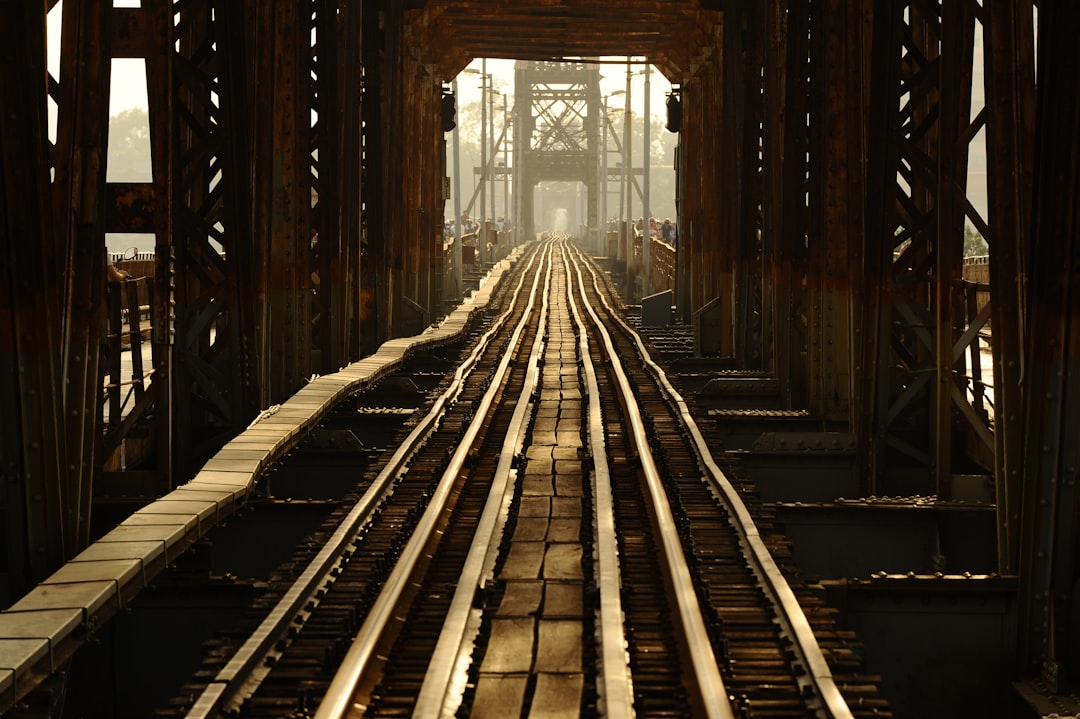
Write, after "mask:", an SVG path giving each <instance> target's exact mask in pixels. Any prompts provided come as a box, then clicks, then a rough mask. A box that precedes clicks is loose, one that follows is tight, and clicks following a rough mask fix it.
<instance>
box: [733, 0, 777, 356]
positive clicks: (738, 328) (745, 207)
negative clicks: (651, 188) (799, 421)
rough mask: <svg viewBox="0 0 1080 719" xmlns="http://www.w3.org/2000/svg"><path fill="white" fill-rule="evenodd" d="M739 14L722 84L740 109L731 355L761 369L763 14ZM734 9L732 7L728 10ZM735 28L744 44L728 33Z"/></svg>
mask: <svg viewBox="0 0 1080 719" xmlns="http://www.w3.org/2000/svg"><path fill="white" fill-rule="evenodd" d="M737 7H738V13H739V15H738V16H736V15H735V14H734V13H733V12H732V11H729V12H728V16H729V19H730V20H731V21H732V23H733V24H732V25H726V26H725V27H728V28H729V31H728V32H729V36H728V37H729V40H730V42H729V43H728V45H727V46H728V47H733V48H741V50H740V57H739V61H738V62H737V63H734V67H729V69H730V70H731V74H730V75H729V76H728V80H727V83H726V86H728V87H730V88H731V90H732V93H731V95H730V98H731V102H732V103H734V104H733V105H732V106H733V107H741V108H742V111H741V112H738V113H737V114H734V115H733V116H732V118H731V119H732V123H733V130H734V132H735V136H734V137H733V145H734V147H733V148H732V149H733V151H734V152H735V153H736V154H735V155H734V157H733V159H734V160H735V162H736V163H737V165H738V167H739V168H740V169H739V171H740V176H739V185H738V187H737V188H735V192H734V194H735V195H736V197H737V198H738V202H737V204H736V205H734V207H733V208H732V213H733V214H732V216H733V218H737V222H738V231H737V232H736V237H738V245H737V247H736V263H735V298H734V319H733V322H734V331H735V338H734V354H735V358H736V361H737V363H738V366H739V367H740V368H742V369H762V368H763V354H764V353H763V351H762V342H761V337H760V336H761V331H762V324H761V318H762V317H763V315H764V306H765V298H764V287H763V282H764V268H763V263H762V257H761V235H762V227H763V221H764V218H763V217H762V202H763V196H764V193H765V187H764V183H763V181H762V178H763V177H764V161H763V160H762V159H761V158H760V157H759V156H760V153H761V148H762V139H763V137H762V134H763V133H762V129H761V128H762V126H763V122H764V117H765V105H764V103H763V102H762V101H761V97H762V90H763V81H762V69H763V67H764V65H765V48H766V43H765V38H764V32H765V26H764V23H765V19H764V17H765V14H766V13H767V12H768V11H767V10H766V8H765V7H764V6H763V5H759V4H756V3H755V4H741V5H739V6H737ZM733 10H734V8H733ZM737 28H742V30H741V32H742V33H743V35H744V36H745V38H746V39H745V40H741V39H739V38H736V37H734V36H732V35H730V33H731V32H733V31H735V30H736V29H737Z"/></svg>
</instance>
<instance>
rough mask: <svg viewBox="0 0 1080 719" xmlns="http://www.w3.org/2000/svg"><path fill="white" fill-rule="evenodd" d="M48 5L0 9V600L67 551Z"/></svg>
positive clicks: (9, 5)
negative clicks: (1, 103)
mask: <svg viewBox="0 0 1080 719" xmlns="http://www.w3.org/2000/svg"><path fill="white" fill-rule="evenodd" d="M45 12H46V10H45V5H44V3H36V4H35V3H7V4H5V5H3V7H2V8H0V36H2V37H0V60H2V63H3V67H5V68H19V71H18V72H3V73H0V91H2V93H0V96H2V97H3V98H4V104H5V109H4V112H3V113H2V116H0V203H2V204H0V217H3V218H4V219H3V222H2V223H0V247H2V248H3V249H2V250H0V292H2V293H3V299H2V300H0V332H2V333H3V334H0V395H2V396H3V397H4V398H5V399H4V402H3V403H2V409H0V485H2V490H0V517H2V518H3V519H2V521H3V527H4V529H3V533H2V534H0V541H2V542H3V545H4V546H3V550H4V551H3V555H2V557H0V561H2V564H0V567H2V569H0V606H7V605H8V604H9V603H10V602H11V601H12V600H13V599H15V598H17V597H18V596H21V595H22V594H23V593H24V592H25V591H26V590H27V589H29V588H30V587H32V586H33V585H34V583H35V582H36V581H38V580H40V579H43V578H44V577H46V576H47V575H48V574H49V573H50V572H51V571H52V570H54V569H56V568H57V567H58V566H59V565H60V564H61V563H63V561H64V560H65V559H66V558H67V557H68V556H70V552H71V549H72V548H73V546H74V536H73V535H74V532H73V529H74V528H73V527H71V526H70V514H71V495H72V491H71V490H72V488H70V487H69V486H68V485H67V481H66V478H67V476H68V472H67V466H66V465H67V460H66V441H65V440H66V437H65V433H64V426H63V416H64V415H63V403H64V394H63V391H62V382H61V378H62V376H63V374H62V364H61V361H60V353H59V351H58V350H59V348H60V345H61V338H62V336H63V335H62V319H63V315H64V313H63V305H62V298H63V296H64V281H63V278H64V272H65V269H66V268H64V267H62V266H60V262H59V258H60V255H59V252H57V251H56V249H55V245H56V232H55V228H54V225H53V212H52V205H53V197H52V188H51V186H50V179H49V169H50V167H49V166H50V148H49V136H48V131H47V130H48V123H47V119H46V118H47V114H46V102H47V95H46V88H47V83H46V78H47V71H46V65H45Z"/></svg>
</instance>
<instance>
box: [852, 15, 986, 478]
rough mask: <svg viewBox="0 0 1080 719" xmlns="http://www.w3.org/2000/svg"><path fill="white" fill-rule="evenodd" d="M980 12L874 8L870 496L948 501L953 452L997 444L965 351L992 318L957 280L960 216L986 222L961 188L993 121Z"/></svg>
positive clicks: (868, 289) (864, 463)
mask: <svg viewBox="0 0 1080 719" xmlns="http://www.w3.org/2000/svg"><path fill="white" fill-rule="evenodd" d="M976 10H977V8H976V7H975V6H973V4H972V3H969V2H965V1H963V0H956V1H955V2H946V3H944V4H942V5H938V4H936V3H926V2H922V1H921V0H914V1H911V2H908V1H907V0H893V1H892V2H886V3H876V4H875V5H874V10H873V12H874V20H873V22H874V30H873V40H872V44H873V59H872V73H871V75H870V77H871V79H872V82H871V88H870V93H871V94H870V111H869V124H868V129H869V133H870V134H869V145H868V146H869V156H868V161H867V173H868V174H867V190H868V194H867V211H866V247H865V254H864V256H863V270H864V273H863V276H864V282H865V285H864V287H863V288H862V290H863V291H862V292H861V293H860V294H861V296H862V299H863V302H862V303H861V306H860V307H859V308H858V311H859V312H860V313H861V321H860V322H859V323H858V324H857V331H858V332H860V334H861V335H862V340H861V342H860V347H859V348H858V349H859V352H860V356H859V358H858V368H859V375H860V378H859V386H858V395H859V408H858V410H857V418H856V422H857V425H858V434H859V436H860V438H864V441H862V442H861V450H862V451H861V468H862V475H863V479H864V481H865V487H864V489H865V491H866V492H867V493H868V494H875V493H882V492H884V493H933V494H936V495H937V496H938V497H939V498H941V499H950V498H951V497H952V489H951V484H952V481H951V480H952V472H953V469H952V467H953V463H954V462H955V461H957V458H958V455H959V454H965V453H967V454H970V453H972V452H973V453H974V454H975V455H976V456H979V455H980V454H981V456H983V457H986V456H989V455H990V453H991V452H992V446H993V437H992V434H991V430H990V427H989V414H988V411H987V409H988V408H987V406H986V405H985V403H984V402H985V400H984V398H983V395H982V394H981V393H980V392H978V391H972V388H973V386H974V385H975V384H980V385H981V380H980V379H979V378H973V377H970V376H968V372H967V366H968V364H967V362H966V360H965V358H964V355H965V352H977V351H978V347H979V344H978V343H979V341H980V340H979V329H980V328H981V325H982V323H984V322H985V318H986V316H988V313H986V314H984V315H980V316H976V317H968V315H967V310H966V307H965V304H964V295H963V292H962V289H963V288H962V282H961V269H962V267H961V257H962V252H963V240H964V227H965V222H971V223H972V224H973V225H974V226H975V227H976V228H980V229H981V228H984V227H985V222H984V221H983V220H982V219H981V218H980V217H979V215H978V213H977V212H976V211H975V210H974V207H973V205H972V203H971V201H970V200H969V199H968V196H967V189H966V182H967V179H966V178H967V157H968V148H969V145H970V143H971V142H972V140H973V138H974V137H975V136H976V135H977V133H978V132H979V131H980V130H981V129H982V127H983V125H984V123H985V118H986V113H985V112H983V111H979V112H977V113H972V112H971V108H972V98H971V86H972V82H971V81H972V60H973V46H974V37H975V28H976V21H977V19H978V18H979V16H980V15H981V13H977V12H976ZM991 152H992V148H991ZM973 397H974V399H972V398H973ZM976 403H977V404H976Z"/></svg>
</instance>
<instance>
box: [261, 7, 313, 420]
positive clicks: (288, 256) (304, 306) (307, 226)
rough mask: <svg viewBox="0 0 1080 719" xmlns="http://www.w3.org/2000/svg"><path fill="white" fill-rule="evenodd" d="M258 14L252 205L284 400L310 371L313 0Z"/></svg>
mask: <svg viewBox="0 0 1080 719" xmlns="http://www.w3.org/2000/svg"><path fill="white" fill-rule="evenodd" d="M256 12H257V13H258V14H259V17H260V20H259V24H258V28H259V33H260V36H259V37H260V40H259V48H260V51H259V55H258V58H257V61H256V63H257V64H256V80H255V83H256V88H257V95H258V97H257V99H256V102H257V103H261V106H260V107H259V110H258V114H257V119H256V132H257V135H256V136H257V137H262V138H265V139H264V140H263V143H262V144H261V145H259V146H257V150H256V152H255V155H254V161H255V173H254V176H255V183H256V188H257V192H256V201H255V204H256V206H257V207H259V206H261V207H263V208H265V210H266V214H265V219H264V220H263V223H265V224H263V225H262V227H260V228H259V231H258V232H256V237H257V238H258V237H263V238H264V241H265V242H266V247H267V256H266V257H267V311H268V313H269V315H268V317H267V318H266V327H267V328H268V331H267V341H268V348H269V349H271V350H272V351H270V352H269V358H268V360H267V361H266V364H267V365H268V377H267V382H268V387H269V394H270V399H271V401H272V402H280V401H282V400H283V399H285V398H286V397H288V396H289V395H290V394H292V393H293V392H295V391H296V390H298V389H299V388H300V387H301V386H302V385H303V380H304V378H306V377H307V376H308V374H309V373H310V370H311V271H312V267H311V239H312V229H313V228H312V223H311V216H312V213H311V134H310V133H311V119H310V118H311V107H312V99H313V98H312V97H311V91H310V82H311V28H310V25H309V20H310V18H311V0H287V1H286V2H280V3H274V4H273V5H272V6H270V5H261V4H260V5H258V9H257V11H256ZM260 126H261V130H260ZM264 233H265V234H264Z"/></svg>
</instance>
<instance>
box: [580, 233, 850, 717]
mask: <svg viewBox="0 0 1080 719" xmlns="http://www.w3.org/2000/svg"><path fill="white" fill-rule="evenodd" d="M578 253H579V256H580V251H578ZM578 268H579V269H578V270H577V272H578V281H579V283H580V285H581V289H582V292H585V291H586V279H585V277H584V275H586V274H587V275H588V283H589V285H590V288H589V292H590V293H591V294H592V295H593V296H594V297H596V298H597V303H598V304H600V305H602V306H603V307H604V309H605V310H606V313H607V314H606V320H605V323H607V324H608V325H617V326H618V327H620V329H621V331H622V333H623V336H624V338H625V339H626V340H627V344H628V345H632V349H633V350H634V351H636V354H637V356H638V357H640V358H641V361H642V363H643V364H644V365H645V366H646V367H647V369H648V372H649V375H650V379H652V378H655V383H656V384H657V385H658V386H659V388H660V389H661V391H662V393H663V396H664V399H665V400H666V402H665V403H656V402H651V403H649V406H650V408H656V409H667V408H668V407H671V406H673V407H674V408H675V410H674V417H675V418H676V419H677V421H678V423H679V424H680V425H681V427H682V429H683V431H684V432H685V433H686V434H687V435H688V436H689V438H690V440H691V442H692V444H693V448H694V450H695V452H696V454H697V460H698V462H699V463H700V465H701V466H702V468H703V469H704V470H705V474H706V479H707V482H708V487H709V488H710V489H711V490H712V492H713V493H714V494H715V496H716V497H717V498H718V499H719V500H720V502H722V504H723V507H724V508H725V510H726V511H727V512H728V513H729V515H730V526H731V527H732V528H733V529H734V530H735V531H736V532H737V533H738V539H739V542H738V549H739V551H740V552H741V554H742V556H743V558H744V560H745V562H746V566H747V568H748V569H749V570H750V571H752V573H753V575H754V577H755V580H756V584H757V586H758V587H759V588H760V589H761V591H762V592H763V593H764V596H765V598H766V599H767V600H768V602H769V604H770V606H771V608H772V611H773V618H772V621H774V622H776V623H778V624H779V627H780V631H779V633H778V636H777V639H779V640H780V641H781V642H782V643H783V645H784V647H783V651H784V653H788V654H789V656H792V658H793V661H792V662H791V663H790V664H791V666H790V667H789V671H790V676H792V677H794V678H795V681H796V683H797V684H798V687H799V694H800V695H801V696H802V697H804V698H805V699H806V700H807V701H806V710H807V711H808V712H812V713H814V714H817V715H819V716H828V717H850V716H853V714H852V711H851V709H850V708H849V707H848V704H847V702H846V700H845V698H844V696H843V695H842V693H841V691H840V690H839V689H838V687H837V685H836V683H835V681H834V680H833V676H832V673H831V670H830V669H829V666H828V662H827V660H826V659H825V656H824V653H823V652H822V650H821V648H820V646H819V645H818V642H817V639H816V637H815V635H814V631H813V629H812V628H811V625H810V622H809V621H808V619H807V617H806V614H805V612H804V611H803V608H802V606H801V604H800V603H799V601H798V599H797V598H796V597H795V594H794V593H793V591H792V590H791V587H790V586H789V585H788V583H787V581H786V579H785V577H784V574H783V572H782V571H781V570H780V568H779V567H778V566H777V564H776V562H775V561H774V559H773V557H772V554H771V552H770V550H769V548H768V547H767V546H766V544H765V542H764V540H763V538H762V535H761V534H760V532H759V531H758V528H757V526H756V524H755V522H754V519H753V517H752V516H751V514H750V511H749V510H748V509H747V507H746V505H745V504H744V502H743V501H742V498H741V497H740V495H739V493H738V492H737V491H736V489H735V487H734V486H733V485H732V483H731V482H730V481H729V480H728V478H727V476H726V475H725V474H724V472H723V471H722V470H721V469H720V467H719V466H718V464H717V462H716V460H715V459H714V458H713V456H712V453H711V450H710V449H709V447H708V445H707V444H706V442H705V440H704V437H703V436H702V433H701V431H700V429H699V428H698V426H697V423H696V421H695V420H694V417H693V415H692V414H691V412H690V411H689V409H688V408H687V405H686V402H685V400H684V399H683V398H682V397H681V396H680V395H679V393H678V392H677V391H676V390H675V388H674V387H673V386H672V385H671V383H670V382H669V381H668V379H667V377H666V375H665V373H664V371H663V369H662V368H661V367H659V366H658V365H657V364H656V363H655V362H653V361H652V360H651V359H650V358H649V353H648V350H647V348H646V346H645V344H644V343H643V341H642V340H641V338H640V337H639V336H638V335H637V333H636V332H634V330H633V329H632V328H631V327H630V326H629V324H628V323H627V322H626V321H625V320H623V319H622V317H621V316H620V313H618V312H616V311H615V309H614V308H613V307H612V306H611V304H610V302H609V300H608V299H607V297H606V295H605V293H604V292H602V291H601V281H600V278H599V277H598V274H597V272H596V270H595V269H594V268H593V267H592V266H591V265H590V264H589V263H587V262H581V263H580V264H578ZM582 268H583V269H582ZM593 319H594V322H595V323H596V324H595V327H596V328H597V331H602V328H603V327H604V324H605V323H602V322H601V320H600V319H599V318H598V317H597V316H596V315H593ZM603 336H604V338H605V342H610V337H609V335H608V334H607V333H606V332H603ZM627 349H628V350H629V349H630V348H629V347H628V348H627ZM609 352H613V350H612V349H611V348H610V346H609ZM619 354H620V355H621V356H623V357H626V356H627V355H628V354H630V352H629V351H625V352H622V353H619ZM650 384H651V382H637V383H636V385H635V386H636V387H637V388H645V387H648V386H649V385H650ZM642 394H644V393H643V392H640V393H639V394H638V395H637V396H635V398H634V399H631V400H630V401H631V402H638V403H641V404H642V405H645V404H646V399H645V398H644V397H642V396H641V395H642ZM653 420H654V422H655V421H656V418H655V417H654V418H653ZM635 429H636V428H635ZM688 488H690V489H692V488H693V482H691V483H690V486H689V487H688ZM688 521H690V522H692V521H693V520H689V518H688ZM674 534H675V533H674V532H672V535H671V536H674ZM701 534H703V535H704V534H705V533H704V532H702V533H701ZM712 537H713V538H715V535H712ZM726 578H727V579H728V580H729V581H730V579H731V576H730V575H727V577H726ZM722 613H723V612H721V614H722ZM724 642H725V644H726V645H727V646H728V647H731V646H732V644H733V642H734V640H733V639H732V638H730V637H728V638H725V640H724ZM789 650H790V652H789ZM731 651H732V650H730V649H729V652H731ZM762 683H765V682H762ZM862 689H863V687H862V686H861V685H860V687H859V690H860V691H861V690H862ZM795 711H798V709H797V708H796V709H795Z"/></svg>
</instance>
